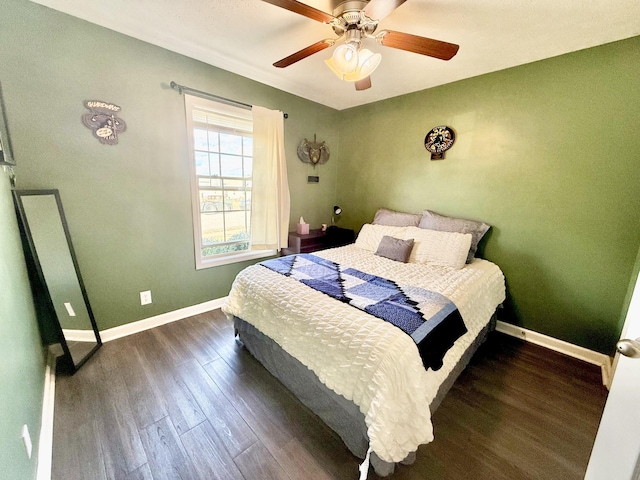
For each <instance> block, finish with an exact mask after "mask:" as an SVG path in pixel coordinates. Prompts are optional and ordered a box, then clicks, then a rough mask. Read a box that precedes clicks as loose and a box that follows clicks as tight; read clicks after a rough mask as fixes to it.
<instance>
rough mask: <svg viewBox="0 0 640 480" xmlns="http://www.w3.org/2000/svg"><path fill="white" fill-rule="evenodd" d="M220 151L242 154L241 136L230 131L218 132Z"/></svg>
mask: <svg viewBox="0 0 640 480" xmlns="http://www.w3.org/2000/svg"><path fill="white" fill-rule="evenodd" d="M220 152H221V153H235V154H236V155H242V137H241V136H240V135H233V134H230V133H220Z"/></svg>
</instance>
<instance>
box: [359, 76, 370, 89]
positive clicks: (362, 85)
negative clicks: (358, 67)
mask: <svg viewBox="0 0 640 480" xmlns="http://www.w3.org/2000/svg"><path fill="white" fill-rule="evenodd" d="M367 88H371V76H368V77H365V78H363V79H362V80H358V81H357V82H356V90H358V91H360V90H366V89H367Z"/></svg>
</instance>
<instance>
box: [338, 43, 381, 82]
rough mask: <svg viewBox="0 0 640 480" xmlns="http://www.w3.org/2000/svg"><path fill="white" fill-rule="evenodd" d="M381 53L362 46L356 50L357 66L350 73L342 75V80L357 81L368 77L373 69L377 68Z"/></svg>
mask: <svg viewBox="0 0 640 480" xmlns="http://www.w3.org/2000/svg"><path fill="white" fill-rule="evenodd" d="M381 60H382V55H380V54H379V53H373V52H372V51H371V50H369V49H367V48H363V49H361V50H360V51H359V52H358V68H357V69H356V70H354V71H353V72H351V73H348V74H346V75H345V76H344V78H343V80H346V81H347V82H357V81H358V80H362V79H363V78H366V77H368V76H369V75H371V74H372V73H373V71H374V70H375V69H376V68H378V65H380V61H381Z"/></svg>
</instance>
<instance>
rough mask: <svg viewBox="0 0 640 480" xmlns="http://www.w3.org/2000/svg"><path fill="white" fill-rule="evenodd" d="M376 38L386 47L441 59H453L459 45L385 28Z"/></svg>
mask: <svg viewBox="0 0 640 480" xmlns="http://www.w3.org/2000/svg"><path fill="white" fill-rule="evenodd" d="M376 39H377V40H378V42H379V43H380V44H381V45H384V46H385V47H391V48H398V49H400V50H406V51H407V52H413V53H419V54H420V55H427V56H428V57H434V58H439V59H440V60H451V59H452V58H453V57H454V56H455V54H456V53H458V49H459V48H460V46H459V45H456V44H454V43H448V42H442V41H440V40H433V39H432V38H426V37H419V36H418V35H411V34H410V33H402V32H394V31H392V30H384V31H382V32H380V33H379V34H378V35H377V36H376Z"/></svg>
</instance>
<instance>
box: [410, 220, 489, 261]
mask: <svg viewBox="0 0 640 480" xmlns="http://www.w3.org/2000/svg"><path fill="white" fill-rule="evenodd" d="M418 227H420V228H428V229H429V230H438V231H440V232H458V233H470V234H471V237H472V238H471V248H470V249H469V254H468V255H467V263H469V262H471V260H473V257H475V255H476V251H477V250H478V243H480V240H482V237H483V236H484V234H485V233H487V232H488V231H489V229H490V228H491V226H490V225H487V224H486V223H482V222H478V221H476V220H466V219H464V218H454V217H446V216H444V215H440V214H439V213H436V212H432V211H431V210H424V211H423V212H422V219H421V220H420V223H419V225H418Z"/></svg>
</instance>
